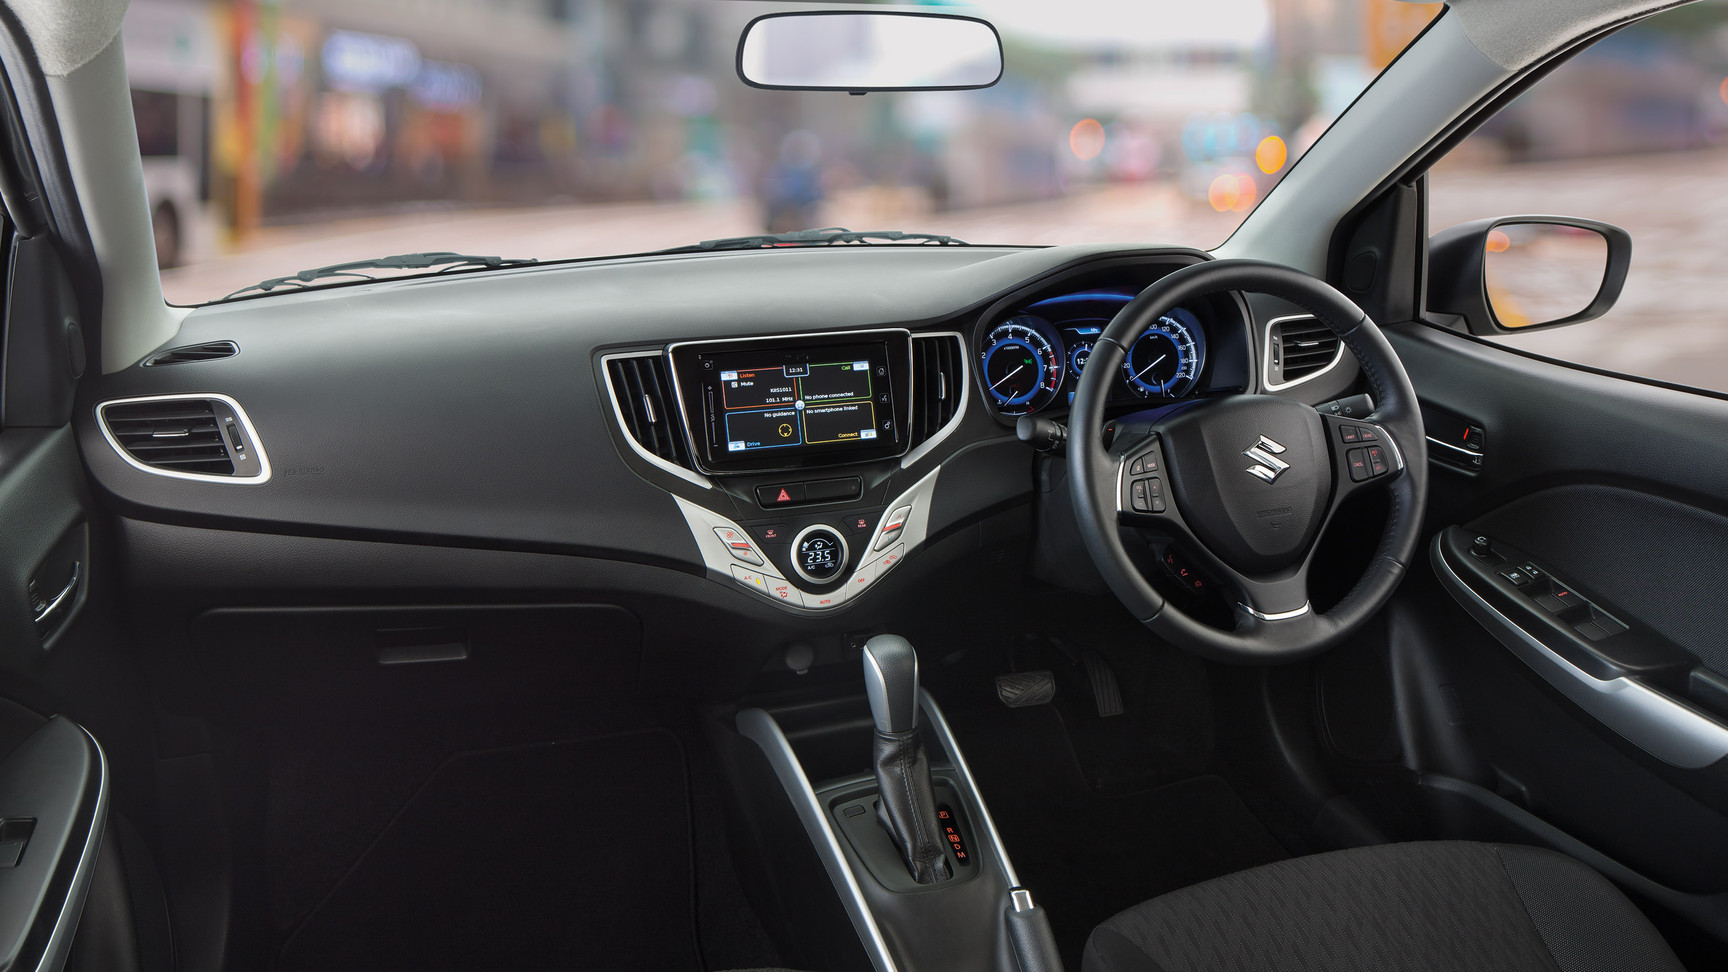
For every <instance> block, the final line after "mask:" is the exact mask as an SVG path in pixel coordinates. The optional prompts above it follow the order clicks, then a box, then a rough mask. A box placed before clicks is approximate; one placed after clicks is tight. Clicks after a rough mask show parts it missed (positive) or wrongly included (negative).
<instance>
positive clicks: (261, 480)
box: [96, 392, 270, 486]
mask: <svg viewBox="0 0 1728 972" xmlns="http://www.w3.org/2000/svg"><path fill="white" fill-rule="evenodd" d="M205 399H208V400H210V401H217V402H221V403H222V404H224V405H226V406H228V407H229V408H231V409H233V410H234V417H235V418H236V419H238V420H239V421H240V427H241V428H242V429H245V430H246V438H247V440H248V441H250V442H251V443H252V451H253V452H254V453H256V454H257V455H258V475H256V476H216V475H213V474H211V473H195V472H181V471H180V470H178V469H161V468H158V467H156V466H147V465H145V464H144V463H142V462H139V461H138V460H137V459H134V458H133V457H132V454H131V453H129V452H127V451H126V450H125V449H123V448H121V446H120V440H119V439H116V438H115V437H114V431H113V430H112V429H110V428H108V416H107V415H106V414H105V413H106V412H107V411H108V408H109V407H110V406H113V405H132V404H136V403H138V402H181V401H193V400H205ZM96 424H97V426H99V427H100V428H101V429H102V438H104V439H107V440H108V444H109V445H110V446H112V447H113V448H114V452H115V454H116V455H118V456H119V457H120V458H122V459H124V460H126V464H127V465H129V466H131V467H132V468H134V469H142V470H143V471H145V472H147V473H149V474H151V475H152V476H167V477H168V478H169V479H187V480H191V481H192V482H195V483H222V484H224V485H227V486H262V485H264V484H265V483H267V482H269V481H270V456H269V455H268V454H266V453H265V452H264V440H263V439H261V438H259V437H258V430H257V429H255V428H253V427H252V420H251V419H250V418H248V417H247V415H246V410H245V409H243V408H241V407H240V403H239V402H237V401H235V400H234V399H232V398H229V397H228V396H227V395H221V394H218V393H216V392H198V393H195V394H185V395H140V396H138V397H136V398H116V399H113V400H111V401H106V402H103V403H101V404H100V405H97V406H96ZM217 431H218V432H219V433H220V431H221V430H220V429H218V430H217Z"/></svg>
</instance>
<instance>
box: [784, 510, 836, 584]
mask: <svg viewBox="0 0 1728 972" xmlns="http://www.w3.org/2000/svg"><path fill="white" fill-rule="evenodd" d="M846 556H847V549H846V538H845V537H844V536H842V535H841V534H840V531H839V530H836V529H834V528H833V527H831V526H828V525H826V524H822V523H818V524H815V525H814V526H807V527H805V528H804V529H802V530H800V531H798V535H797V536H795V537H793V538H792V572H793V573H794V574H797V575H798V576H799V577H800V578H802V579H804V580H806V581H808V582H810V583H811V584H814V585H816V586H818V587H820V586H824V585H827V584H832V583H834V582H835V581H837V580H839V579H840V575H842V574H844V573H845V572H846Z"/></svg>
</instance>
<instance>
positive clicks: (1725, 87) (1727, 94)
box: [1716, 78, 1728, 101]
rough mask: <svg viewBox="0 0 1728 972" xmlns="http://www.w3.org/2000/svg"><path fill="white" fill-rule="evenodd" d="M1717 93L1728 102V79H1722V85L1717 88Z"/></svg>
mask: <svg viewBox="0 0 1728 972" xmlns="http://www.w3.org/2000/svg"><path fill="white" fill-rule="evenodd" d="M1716 93H1717V94H1719V95H1721V96H1722V100H1723V101H1728V78H1723V79H1722V83H1721V84H1720V85H1718V86H1717V88H1716Z"/></svg>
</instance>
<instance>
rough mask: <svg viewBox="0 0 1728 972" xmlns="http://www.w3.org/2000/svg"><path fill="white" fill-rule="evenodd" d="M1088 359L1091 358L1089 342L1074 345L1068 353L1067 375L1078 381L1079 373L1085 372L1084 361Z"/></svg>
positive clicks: (1090, 343) (1090, 344)
mask: <svg viewBox="0 0 1728 972" xmlns="http://www.w3.org/2000/svg"><path fill="white" fill-rule="evenodd" d="M1090 357H1092V342H1091V341H1086V342H1084V343H1081V344H1076V345H1074V347H1073V349H1072V350H1070V351H1069V352H1068V373H1069V374H1071V375H1073V376H1074V379H1075V380H1076V381H1078V380H1079V379H1080V372H1082V371H1085V370H1086V359H1087V358H1090Z"/></svg>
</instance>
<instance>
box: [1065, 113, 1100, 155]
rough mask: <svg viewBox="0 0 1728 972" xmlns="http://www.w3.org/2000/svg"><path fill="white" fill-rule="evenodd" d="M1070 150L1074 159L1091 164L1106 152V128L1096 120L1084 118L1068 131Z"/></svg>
mask: <svg viewBox="0 0 1728 972" xmlns="http://www.w3.org/2000/svg"><path fill="white" fill-rule="evenodd" d="M1068 148H1069V149H1070V150H1071V151H1073V153H1074V157H1075V158H1077V159H1080V160H1081V161H1083V162H1090V161H1091V160H1093V159H1095V158H1097V157H1098V156H1099V155H1100V154H1101V153H1102V152H1103V151H1104V126H1103V125H1100V124H1099V123H1098V120H1097V119H1096V118H1082V119H1080V120H1079V121H1077V122H1075V123H1074V127H1073V128H1071V129H1069V131H1068Z"/></svg>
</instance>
